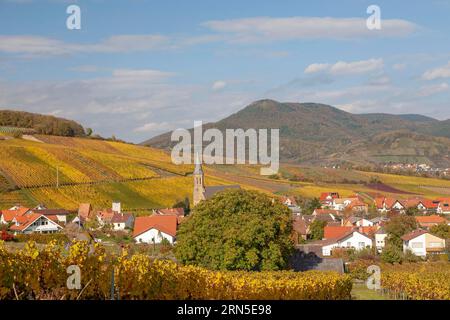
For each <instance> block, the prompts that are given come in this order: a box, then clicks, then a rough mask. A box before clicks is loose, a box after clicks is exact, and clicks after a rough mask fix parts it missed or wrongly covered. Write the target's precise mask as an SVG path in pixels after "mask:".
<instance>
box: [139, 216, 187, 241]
mask: <svg viewBox="0 0 450 320" xmlns="http://www.w3.org/2000/svg"><path fill="white" fill-rule="evenodd" d="M177 221H178V219H177V216H175V215H158V214H154V215H151V216H147V217H137V218H136V220H135V221H134V231H133V237H137V236H138V235H140V234H142V233H144V232H146V231H148V230H150V229H157V230H159V231H162V232H164V233H167V234H168V235H170V236H172V237H175V236H176V234H177Z"/></svg>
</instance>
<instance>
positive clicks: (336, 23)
mask: <svg viewBox="0 0 450 320" xmlns="http://www.w3.org/2000/svg"><path fill="white" fill-rule="evenodd" d="M203 25H204V26H206V27H208V28H209V29H211V30H213V31H215V32H220V33H223V34H227V35H229V38H228V41H230V42H269V41H284V40H298V39H317V38H325V39H354V38H366V37H371V36H380V37H403V36H407V35H410V34H412V33H413V32H415V31H416V30H417V29H418V26H417V25H415V24H414V23H412V22H409V21H406V20H398V19H385V20H383V28H382V30H377V31H371V30H369V29H368V28H367V26H366V19H361V18H330V17H287V18H273V17H254V18H243V19H230V20H213V21H207V22H205V23H203Z"/></svg>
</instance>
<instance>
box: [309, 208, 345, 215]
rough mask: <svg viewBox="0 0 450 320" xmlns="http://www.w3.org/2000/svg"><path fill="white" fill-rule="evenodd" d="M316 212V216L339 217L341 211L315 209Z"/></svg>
mask: <svg viewBox="0 0 450 320" xmlns="http://www.w3.org/2000/svg"><path fill="white" fill-rule="evenodd" d="M314 212H315V213H316V214H332V215H338V214H339V211H337V210H331V209H315V210H314ZM314 212H313V213H314Z"/></svg>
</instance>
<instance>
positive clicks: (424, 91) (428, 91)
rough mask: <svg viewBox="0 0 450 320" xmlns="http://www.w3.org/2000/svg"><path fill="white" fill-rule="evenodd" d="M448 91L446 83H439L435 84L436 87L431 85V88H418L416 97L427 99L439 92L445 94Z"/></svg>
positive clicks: (448, 87) (449, 87)
mask: <svg viewBox="0 0 450 320" xmlns="http://www.w3.org/2000/svg"><path fill="white" fill-rule="evenodd" d="M449 89H450V86H449V85H448V83H445V82H443V83H440V84H436V85H431V86H424V87H422V88H420V90H419V92H418V94H417V95H418V96H419V97H429V96H432V95H435V94H438V93H441V92H445V91H448V90H449Z"/></svg>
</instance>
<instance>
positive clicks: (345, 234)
mask: <svg viewBox="0 0 450 320" xmlns="http://www.w3.org/2000/svg"><path fill="white" fill-rule="evenodd" d="M204 179H205V178H204V173H203V169H202V166H201V164H199V163H196V166H195V170H194V173H193V180H194V188H193V189H194V192H193V207H195V206H196V205H197V204H198V203H200V202H201V201H205V200H208V199H211V198H212V197H214V195H215V194H217V193H220V192H222V191H224V190H229V189H240V186H239V185H228V186H205V185H204V184H205V180H204ZM272 201H280V202H281V203H282V204H283V205H284V206H286V207H287V208H289V209H290V210H291V218H292V241H293V242H294V243H295V247H296V249H297V250H299V251H301V252H304V253H307V254H308V253H314V254H315V255H317V256H318V257H320V258H325V259H326V258H330V257H333V256H334V253H335V252H338V251H339V250H342V249H352V250H356V251H359V250H363V249H373V250H375V251H376V252H377V253H378V254H380V253H382V252H383V250H384V248H385V245H386V238H387V237H388V232H387V231H386V230H385V226H386V225H387V224H388V223H389V222H390V221H391V219H392V218H394V217H398V216H413V217H414V219H415V220H416V222H417V226H418V228H417V229H415V230H412V231H410V232H408V233H406V234H403V235H402V236H401V239H402V241H403V252H404V253H407V252H410V253H412V254H414V255H415V256H417V257H421V258H424V259H425V258H427V257H429V256H432V255H436V254H443V253H446V252H447V251H448V245H449V244H448V243H446V241H447V242H448V239H445V238H444V237H439V236H437V235H435V234H433V232H432V228H433V227H435V226H438V225H450V221H449V219H448V217H449V216H450V198H440V199H433V200H430V199H423V198H412V199H406V200H404V199H395V198H391V197H384V196H381V195H379V196H378V197H376V198H375V199H374V200H373V203H368V201H367V199H365V198H363V197H361V196H360V195H353V196H350V197H341V196H340V195H339V193H338V192H324V193H322V195H321V196H320V198H319V199H314V200H313V201H315V202H316V203H315V204H313V208H312V209H311V208H310V209H309V211H310V212H307V211H308V208H306V207H305V206H302V205H300V204H299V202H298V200H297V199H296V197H293V196H287V195H286V196H281V197H273V199H272ZM189 214H190V208H189V206H185V207H174V208H157V209H153V210H151V211H149V212H148V213H146V214H144V215H139V216H135V215H134V214H133V213H130V212H124V211H123V210H122V206H121V203H120V201H114V202H112V204H111V207H110V208H104V209H102V210H95V209H94V208H93V207H92V205H91V204H89V203H81V204H80V205H79V209H78V210H77V211H75V212H74V211H69V210H66V209H61V208H57V209H55V208H47V207H46V206H45V205H43V204H42V205H38V206H36V207H34V208H27V207H24V206H21V205H20V204H18V205H16V206H14V207H11V208H4V209H2V210H0V226H1V228H2V230H3V231H2V240H11V241H13V240H14V239H15V238H16V237H19V238H20V237H23V236H24V235H31V234H55V233H59V234H66V235H70V236H71V237H72V238H73V237H76V236H77V235H80V234H84V235H85V238H84V240H89V241H91V240H92V241H94V242H98V243H101V242H103V241H108V240H110V239H116V242H117V243H118V244H119V245H122V244H124V243H134V244H137V245H142V246H145V245H153V246H154V245H161V244H164V245H167V246H174V245H176V242H177V230H178V229H179V226H180V225H181V224H182V223H183V221H185V219H187V217H188V216H189ZM194 214H195V213H194ZM317 225H318V226H319V228H321V230H320V231H321V233H319V234H320V235H319V239H318V238H317V237H318V236H317V232H316V233H314V232H313V228H317ZM313 233H314V234H313ZM86 235H87V237H86ZM114 235H119V236H117V237H114ZM71 237H69V238H71ZM24 238H25V239H27V238H26V237H24ZM108 238H110V239H108Z"/></svg>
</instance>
